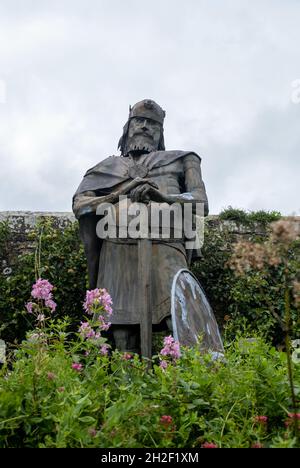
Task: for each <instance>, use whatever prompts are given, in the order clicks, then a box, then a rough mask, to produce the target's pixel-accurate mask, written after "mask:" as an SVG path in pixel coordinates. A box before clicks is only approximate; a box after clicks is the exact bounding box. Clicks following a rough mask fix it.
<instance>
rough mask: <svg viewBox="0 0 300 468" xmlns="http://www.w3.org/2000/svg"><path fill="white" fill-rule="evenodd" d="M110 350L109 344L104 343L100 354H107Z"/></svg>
mask: <svg viewBox="0 0 300 468" xmlns="http://www.w3.org/2000/svg"><path fill="white" fill-rule="evenodd" d="M108 350H109V345H107V344H103V345H102V346H101V348H100V354H102V356H106V355H107V354H108Z"/></svg>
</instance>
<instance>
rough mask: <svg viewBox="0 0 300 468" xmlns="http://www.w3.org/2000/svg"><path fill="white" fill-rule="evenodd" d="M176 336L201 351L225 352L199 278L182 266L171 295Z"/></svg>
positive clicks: (182, 343)
mask: <svg viewBox="0 0 300 468" xmlns="http://www.w3.org/2000/svg"><path fill="white" fill-rule="evenodd" d="M171 314H172V326H173V334H174V338H175V339H176V340H178V341H179V343H180V344H181V345H183V346H195V345H196V346H199V349H200V350H201V351H202V352H208V351H211V352H219V353H223V352H224V348H223V343H222V338H221V335H220V332H219V329H218V325H217V322H216V319H215V316H214V313H213V311H212V308H211V306H210V304H209V302H208V300H207V298H206V296H205V294H204V291H203V289H202V287H201V285H200V284H199V282H198V281H197V279H196V277H195V276H194V275H193V274H192V273H191V272H190V271H189V270H187V269H181V270H179V271H178V272H177V274H176V275H175V277H174V280H173V285H172V295H171Z"/></svg>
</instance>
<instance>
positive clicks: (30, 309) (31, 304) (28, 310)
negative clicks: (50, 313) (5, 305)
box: [25, 302, 36, 314]
mask: <svg viewBox="0 0 300 468" xmlns="http://www.w3.org/2000/svg"><path fill="white" fill-rule="evenodd" d="M34 305H36V304H35V303H34V302H27V304H26V305H25V307H26V309H27V312H28V313H29V314H32V308H33V306H34Z"/></svg>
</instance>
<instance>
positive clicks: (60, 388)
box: [57, 387, 65, 393]
mask: <svg viewBox="0 0 300 468" xmlns="http://www.w3.org/2000/svg"><path fill="white" fill-rule="evenodd" d="M57 390H58V391H59V392H60V393H62V392H64V391H65V387H58V389H57Z"/></svg>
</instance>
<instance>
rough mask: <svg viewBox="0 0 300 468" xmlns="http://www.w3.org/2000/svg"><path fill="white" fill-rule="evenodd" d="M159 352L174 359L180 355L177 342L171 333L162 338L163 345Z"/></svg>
mask: <svg viewBox="0 0 300 468" xmlns="http://www.w3.org/2000/svg"><path fill="white" fill-rule="evenodd" d="M160 354H161V355H162V356H170V357H171V358H172V359H174V360H176V359H179V358H180V356H181V354H180V345H179V342H178V341H175V340H174V338H173V337H172V336H171V335H170V336H166V337H165V338H164V347H163V348H162V350H161V351H160Z"/></svg>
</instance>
